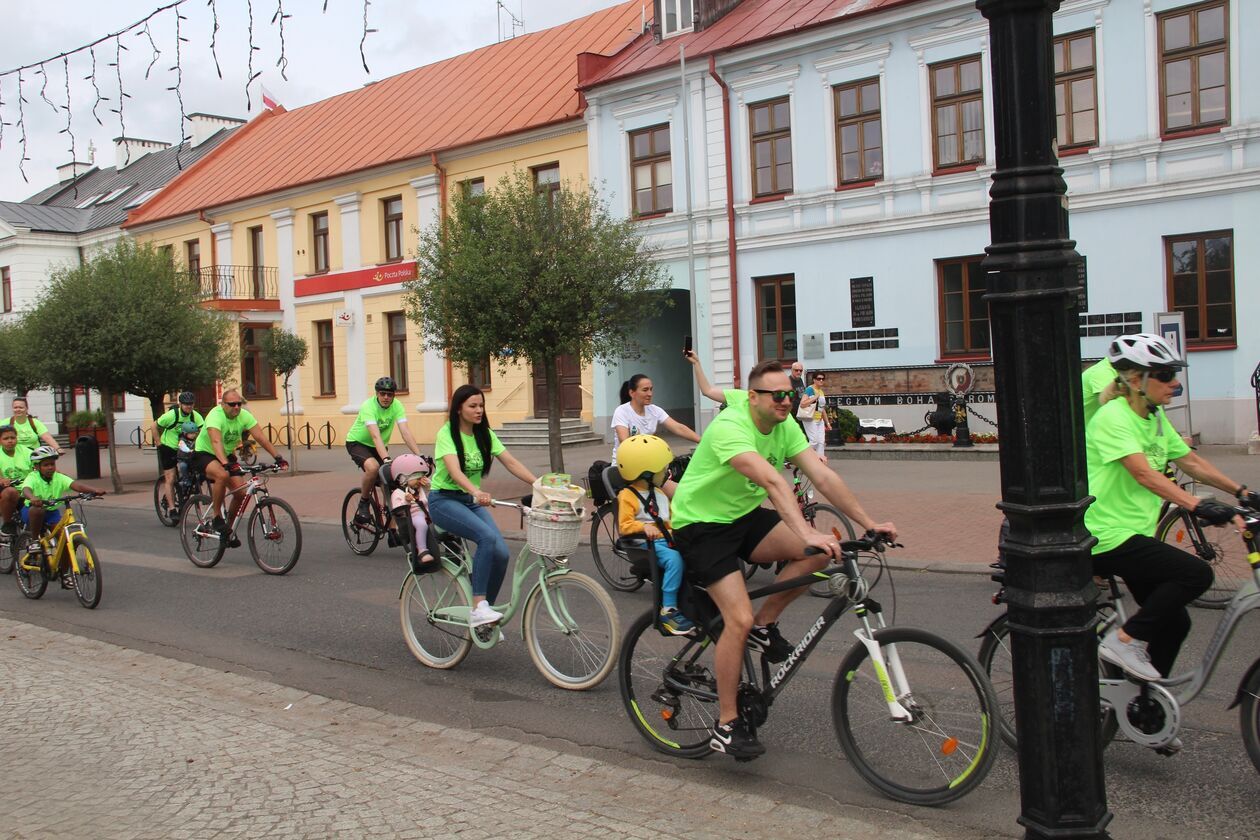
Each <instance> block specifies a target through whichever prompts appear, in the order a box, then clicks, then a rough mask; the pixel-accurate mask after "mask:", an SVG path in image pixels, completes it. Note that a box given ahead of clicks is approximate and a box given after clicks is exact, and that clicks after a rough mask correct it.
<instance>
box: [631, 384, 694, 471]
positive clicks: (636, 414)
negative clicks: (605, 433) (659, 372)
mask: <svg viewBox="0 0 1260 840" xmlns="http://www.w3.org/2000/svg"><path fill="white" fill-rule="evenodd" d="M657 428H664V429H665V430H666V431H667V432H672V433H673V434H675V435H678V436H679V437H680V438H683V439H684V440H689V441H691V442H692V443H699V442H700V435H698V434H696V433H695V432H694V431H692V430H691V429H690V428H689V427H687V426H685V425H683V424H682V423H679V422H678V421H677V420H675V419H673V418H672V417H670V416H669V415H668V414H666V413H665V410H664V409H663V408H660V407H659V406H656V405H653V404H652V380H651V379H648V378H647V375H646V374H642V373H636V374H635V375H634V376H632V377H630V378H629V379H627V380H626V381H625V382H623V383H621V405H619V406H617V410H616V411H614V412H613V417H612V430H613V434H614V435H615V436H616V439H615V440H614V441H613V451H612V462H613V463H614V464H615V463H617V447H619V446H620V445H621V442H622V441H623V440H625V439H626V438H628V437H631V436H633V435H654V434H657V431H656V430H657Z"/></svg>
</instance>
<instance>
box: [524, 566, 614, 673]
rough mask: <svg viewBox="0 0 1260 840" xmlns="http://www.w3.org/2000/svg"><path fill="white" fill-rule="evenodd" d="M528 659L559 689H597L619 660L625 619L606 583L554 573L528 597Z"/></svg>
mask: <svg viewBox="0 0 1260 840" xmlns="http://www.w3.org/2000/svg"><path fill="white" fill-rule="evenodd" d="M522 623H523V624H524V625H525V626H524V631H523V632H524V634H525V643H526V647H527V648H528V649H529V658H530V659H532V660H534V666H535V667H536V668H538V670H539V671H540V672H541V673H542V675H543V676H544V677H546V678H547V680H548V681H549V682H550V683H551V684H552V685H554V686H557V687H558V688H567V689H569V690H571V691H580V690H582V689H587V688H593V687H595V686H597V685H599V684H600V683H601V682H603V681H604V678H605V677H607V676H608V674H609V673H611V672H612V669H613V665H615V664H616V662H617V651H618V649H619V646H620V644H621V623H620V622H619V621H618V618H617V607H616V606H614V605H613V602H612V598H610V597H608V593H607V592H605V591H604V588H603V587H602V586H600V585H599V584H598V583H596V582H595V581H594V579H592V578H590V577H587V576H586V575H584V574H581V573H580V572H565V573H563V574H550V575H547V576H546V577H544V578H543V580H542V583H541V584H539V585H538V586H535V587H534V589H533V591H531V592H530V593H529V597H527V598H526V599H525V611H524V613H523V617H522Z"/></svg>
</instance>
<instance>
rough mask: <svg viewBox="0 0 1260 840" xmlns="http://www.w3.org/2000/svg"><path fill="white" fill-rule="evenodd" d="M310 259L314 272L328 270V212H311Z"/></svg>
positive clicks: (321, 272) (320, 272)
mask: <svg viewBox="0 0 1260 840" xmlns="http://www.w3.org/2000/svg"><path fill="white" fill-rule="evenodd" d="M311 261H312V263H313V265H314V266H315V273H316V274H323V273H324V272H325V271H327V270H328V214H327V213H312V214H311Z"/></svg>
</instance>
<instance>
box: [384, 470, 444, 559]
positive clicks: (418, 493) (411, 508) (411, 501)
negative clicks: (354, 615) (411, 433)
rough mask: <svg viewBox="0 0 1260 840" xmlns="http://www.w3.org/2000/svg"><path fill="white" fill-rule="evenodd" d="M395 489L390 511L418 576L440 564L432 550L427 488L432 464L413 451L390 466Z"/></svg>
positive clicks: (390, 501)
mask: <svg viewBox="0 0 1260 840" xmlns="http://www.w3.org/2000/svg"><path fill="white" fill-rule="evenodd" d="M390 471H391V473H392V474H393V476H394V482H395V485H396V486H395V487H394V490H393V492H392V493H390V497H389V511H390V513H391V514H392V515H393V517H394V524H395V525H396V526H397V528H398V537H399V539H400V541H401V542H402V544H403V545H404V546H406V548H407V563H408V564H409V565H410V566H411V571H412V572H414V573H415V574H420V573H421V572H424V571H428V570H429V569H432V568H434V567H435V566H436V565H437V557H435V556H434V554H433V552H432V551H431V550H430V548H429V512H428V504H427V501H428V499H427V497H426V496H425V492H424V488H426V487H428V486H429V474H430V473H431V472H432V464H431V462H430V461H429V460H428V459H427V458H423V457H421V456H419V455H413V454H411V453H410V452H408V453H406V454H404V455H399V456H398V457H397V458H395V459H394V460H393V461H392V462H391V463H390Z"/></svg>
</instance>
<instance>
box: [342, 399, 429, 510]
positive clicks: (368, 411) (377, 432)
mask: <svg viewBox="0 0 1260 840" xmlns="http://www.w3.org/2000/svg"><path fill="white" fill-rule="evenodd" d="M397 391H398V383H397V382H395V381H394V379H393V377H390V376H382V377H381V378H380V379H378V380H376V396H375V397H368V398H367V399H366V400H365V401H364V402H363V405H362V406H360V407H359V414H358V416H356V417H355V418H354V423H353V425H351V426H350V431H348V432H346V451H347V452H349V453H350V460H352V461H354V463H355V466H357V467H358V468H359V469H361V470H363V481H362V482H361V484H360V495H359V510H358V512H357V513H356V514H355V519H356V520H358V521H360V522H364V523H366V522H371V520H372V513H371V510H370V507H369V502H368V500H369V499H370V498H371V497H372V487H373V485H375V484H376V476H377V474H378V473H379V472H380V469H381V464H382V463H383V462H384V461H385V460H386V459H388V458H389V440H390V438H391V437H393V435H394V427H395V426H397V427H398V431H399V432H401V433H402V439H403V443H405V444H407V448H408V449H410V450H411V453H412V454H413V455H419V454H420V447H419V446H417V445H416V439H415V438H414V437H412V436H411V429H409V428H408V427H407V409H406V408H405V407H404V406H403V404H402V403H401V402H399V401H398V400H397V399H395V396H394V395H395V392H397Z"/></svg>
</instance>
